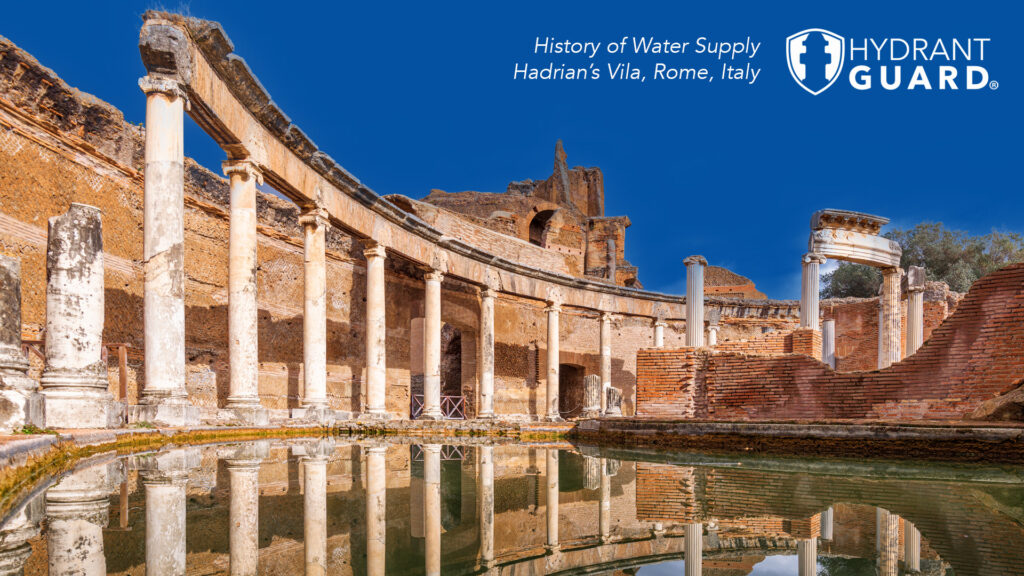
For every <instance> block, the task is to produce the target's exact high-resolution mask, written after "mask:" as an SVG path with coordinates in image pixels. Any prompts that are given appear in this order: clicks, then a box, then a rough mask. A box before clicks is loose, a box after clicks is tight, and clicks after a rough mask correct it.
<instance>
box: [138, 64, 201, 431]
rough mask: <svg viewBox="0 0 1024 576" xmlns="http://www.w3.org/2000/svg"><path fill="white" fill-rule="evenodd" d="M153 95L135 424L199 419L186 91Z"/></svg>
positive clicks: (154, 87) (170, 88) (174, 86)
mask: <svg viewBox="0 0 1024 576" xmlns="http://www.w3.org/2000/svg"><path fill="white" fill-rule="evenodd" d="M139 87H140V88H142V90H143V92H145V93H146V166H145V184H144V187H145V193H144V195H143V220H144V222H143V231H142V259H143V264H142V265H143V273H144V276H145V281H144V294H143V319H144V325H145V326H144V329H145V372H146V375H145V380H144V387H143V389H142V391H141V392H140V396H139V405H138V406H131V407H130V408H129V410H128V421H129V422H148V423H150V424H154V425H157V426H175V427H184V426H189V425H192V424H196V423H198V422H199V409H198V408H197V407H195V406H191V405H190V404H189V402H188V393H187V392H186V390H185V168H184V166H185V164H184V158H185V153H184V144H183V126H184V124H183V121H184V107H185V105H186V102H185V92H184V90H183V89H182V88H181V87H180V86H179V85H178V83H177V81H176V80H174V79H173V78H164V77H160V76H147V77H144V78H142V79H141V80H139Z"/></svg>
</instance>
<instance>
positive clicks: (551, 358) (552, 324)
mask: <svg viewBox="0 0 1024 576" xmlns="http://www.w3.org/2000/svg"><path fill="white" fill-rule="evenodd" d="M546 311H547V313H548V342H547V345H548V378H547V394H546V396H545V401H544V406H545V408H546V409H547V413H546V414H545V418H546V419H547V420H552V421H555V420H561V416H559V413H558V376H559V375H558V372H559V361H560V355H559V352H558V339H559V329H558V315H559V313H560V312H561V311H562V307H561V305H560V304H559V303H558V302H549V303H548V307H547V308H546Z"/></svg>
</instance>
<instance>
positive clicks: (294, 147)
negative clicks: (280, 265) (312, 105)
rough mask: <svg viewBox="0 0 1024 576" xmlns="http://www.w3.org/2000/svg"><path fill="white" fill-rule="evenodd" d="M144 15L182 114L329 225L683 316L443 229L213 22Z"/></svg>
mask: <svg viewBox="0 0 1024 576" xmlns="http://www.w3.org/2000/svg"><path fill="white" fill-rule="evenodd" d="M144 20H145V23H144V25H143V27H142V31H141V34H140V38H139V47H140V52H141V55H142V60H143V63H144V64H145V66H146V69H147V70H148V72H149V75H150V77H152V78H156V79H161V80H167V81H170V82H173V83H175V84H176V86H177V89H179V90H180V91H181V92H182V93H183V94H184V95H185V96H186V97H187V100H188V104H189V107H188V113H189V115H190V116H191V117H192V118H193V119H194V120H195V121H196V122H197V123H198V124H199V125H200V127H202V128H203V130H204V131H206V132H207V133H208V134H210V135H211V136H212V137H213V138H214V139H215V140H216V141H217V143H218V144H219V145H220V146H221V147H222V148H223V149H224V150H225V152H226V153H227V154H228V156H229V158H231V159H241V158H247V159H249V160H251V161H252V162H254V163H255V164H256V165H258V166H259V168H260V170H261V171H262V172H263V175H264V178H265V180H266V182H267V184H269V185H271V186H273V187H274V188H275V189H276V190H278V191H279V192H281V193H282V194H283V195H285V196H287V197H289V198H290V199H291V200H292V201H294V202H295V203H297V204H298V205H300V206H302V207H303V208H322V209H324V210H326V212H327V214H328V215H329V219H330V222H331V224H333V225H335V226H337V227H339V228H342V229H344V230H346V231H347V232H349V233H351V234H352V235H353V236H355V237H357V238H359V239H362V240H365V241H369V242H371V243H373V244H376V245H380V246H383V247H384V248H386V249H387V250H389V251H391V252H393V253H395V254H400V255H401V256H402V257H404V258H406V259H409V260H412V261H413V262H416V263H419V264H422V265H425V266H429V265H431V263H432V262H434V261H436V260H437V253H438V252H444V253H445V255H446V258H444V260H445V261H446V262H447V263H448V270H447V274H448V275H449V276H451V277H456V278H459V279H462V280H464V281H466V282H469V283H471V284H476V285H478V286H482V287H483V286H490V285H492V284H494V283H495V282H494V280H493V278H494V277H495V276H497V277H498V278H499V279H500V282H498V283H499V284H500V289H501V290H502V291H504V292H508V293H513V294H516V295H519V296H522V297H526V298H532V299H536V300H546V299H547V295H548V294H549V293H551V292H552V290H557V291H559V292H560V294H561V295H562V296H563V298H564V300H563V302H562V303H563V304H564V305H566V306H574V307H579V308H587V309H593V310H601V309H602V308H601V305H602V302H609V301H610V302H611V306H612V309H610V310H605V311H609V312H614V313H619V314H627V315H635V316H648V317H653V316H654V308H655V306H656V305H660V306H661V307H662V308H661V309H662V310H664V313H663V314H664V316H665V317H666V318H675V319H683V318H685V311H684V305H685V301H686V300H685V297H683V296H673V295H667V294H660V293H656V292H647V291H641V290H637V289H634V288H629V287H622V286H615V285H610V284H607V283H602V282H595V281H592V280H589V279H585V278H578V277H574V276H569V275H566V274H562V273H558V272H552V271H550V270H545V269H543V268H538V267H533V266H530V265H528V264H526V263H522V262H517V261H512V260H508V259H505V258H501V257H498V256H496V255H494V254H491V253H489V252H486V251H484V250H481V249H479V248H477V247H474V246H472V245H470V244H467V243H466V242H463V241H461V240H458V239H455V238H450V237H446V236H444V235H443V234H442V232H441V231H439V230H437V229H436V228H434V227H432V226H430V225H429V224H427V223H426V222H424V221H423V220H422V219H420V218H418V217H416V216H415V215H413V214H410V213H408V212H406V211H404V210H402V209H401V208H399V207H398V206H396V205H394V204H393V203H391V202H389V201H388V200H386V199H384V198H382V197H381V196H380V195H378V194H377V193H376V192H374V191H373V190H371V189H370V188H368V187H367V186H365V185H363V184H362V183H361V182H360V181H359V180H358V179H357V178H356V177H354V176H353V175H352V174H350V173H349V172H348V171H347V170H345V169H344V168H343V167H342V166H341V165H340V164H338V163H337V162H336V161H334V159H332V158H331V157H330V156H329V155H327V154H326V153H324V152H323V151H321V150H319V149H318V148H317V146H316V144H314V143H313V141H312V140H310V138H309V137H308V136H306V134H305V133H304V132H303V131H302V130H301V129H300V128H299V127H298V126H296V125H295V124H293V123H292V122H291V119H290V118H289V117H288V116H287V115H286V114H285V113H284V112H283V111H281V109H280V108H279V107H278V106H277V105H276V104H275V103H274V102H273V100H271V98H270V95H269V94H268V93H267V91H266V89H264V88H263V86H262V85H261V84H260V82H259V80H258V79H257V78H256V76H255V75H254V74H253V73H252V71H251V70H250V69H249V67H248V66H247V65H246V63H245V61H244V60H243V59H242V58H241V57H239V56H237V55H236V54H234V53H233V50H234V46H233V45H232V43H231V41H230V40H229V39H228V37H227V34H226V33H225V32H224V30H223V28H222V27H221V26H220V24H218V23H216V22H211V21H206V20H199V19H195V18H186V17H183V16H180V15H174V14H168V13H162V12H153V11H150V12H147V13H146V14H145V15H144ZM609 295H610V296H614V298H607V296H609ZM602 298H604V299H602ZM769 304H772V303H769ZM773 305H774V307H779V304H778V303H774V304H773ZM782 308H787V306H785V305H783V306H782ZM792 313H793V311H792V310H790V314H792Z"/></svg>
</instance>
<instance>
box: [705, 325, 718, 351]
mask: <svg viewBox="0 0 1024 576" xmlns="http://www.w3.org/2000/svg"><path fill="white" fill-rule="evenodd" d="M719 329H720V328H719V326H718V325H717V324H716V325H712V326H708V346H718V331H719Z"/></svg>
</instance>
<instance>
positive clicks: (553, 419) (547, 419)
mask: <svg viewBox="0 0 1024 576" xmlns="http://www.w3.org/2000/svg"><path fill="white" fill-rule="evenodd" d="M541 421H543V422H565V418H562V417H561V416H545V417H543V418H541Z"/></svg>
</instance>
